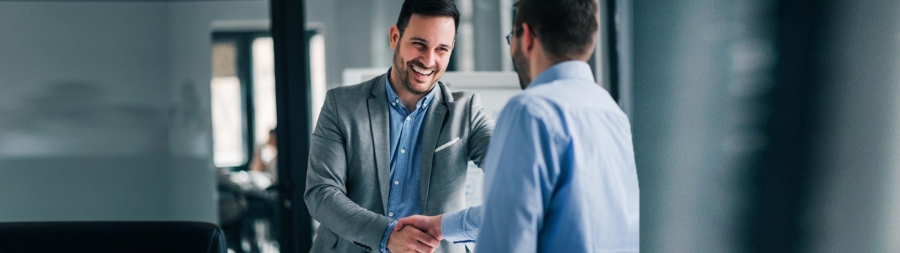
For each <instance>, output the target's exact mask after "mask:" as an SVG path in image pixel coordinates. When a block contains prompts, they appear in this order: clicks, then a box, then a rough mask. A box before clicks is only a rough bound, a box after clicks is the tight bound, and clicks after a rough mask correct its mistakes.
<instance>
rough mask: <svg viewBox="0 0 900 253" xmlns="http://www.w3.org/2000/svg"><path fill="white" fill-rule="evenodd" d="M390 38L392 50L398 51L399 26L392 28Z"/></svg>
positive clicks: (389, 33)
mask: <svg viewBox="0 0 900 253" xmlns="http://www.w3.org/2000/svg"><path fill="white" fill-rule="evenodd" d="M388 36H389V38H390V43H391V50H397V45H398V43H400V29H399V28H397V25H393V26H391V30H390V32H388Z"/></svg>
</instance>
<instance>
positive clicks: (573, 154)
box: [397, 0, 639, 252]
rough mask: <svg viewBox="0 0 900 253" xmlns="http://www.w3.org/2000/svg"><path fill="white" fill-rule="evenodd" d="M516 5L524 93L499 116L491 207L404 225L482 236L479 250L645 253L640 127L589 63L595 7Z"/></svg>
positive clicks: (488, 185)
mask: <svg viewBox="0 0 900 253" xmlns="http://www.w3.org/2000/svg"><path fill="white" fill-rule="evenodd" d="M516 8H517V12H516V17H515V20H514V26H513V31H511V32H510V35H508V36H507V41H508V42H510V46H511V47H510V51H511V52H510V54H512V58H513V63H514V64H515V66H516V69H517V70H518V74H519V80H520V83H521V86H522V88H523V89H524V92H523V93H522V94H520V95H518V96H516V97H514V98H512V99H511V100H510V101H509V103H508V104H507V105H506V107H505V108H504V109H503V111H502V112H501V114H500V116H499V118H498V121H497V129H496V132H495V133H494V135H493V137H492V139H491V147H490V148H489V150H488V154H487V156H486V157H485V163H484V167H483V168H484V171H485V187H484V189H485V200H484V203H485V204H484V205H483V206H481V207H473V208H470V209H466V210H463V211H460V212H454V213H448V214H446V215H441V216H433V217H426V216H412V217H408V218H405V219H401V220H400V223H401V224H400V225H397V226H398V227H404V226H402V225H412V226H416V227H419V228H420V229H423V231H427V232H429V234H431V235H433V236H435V238H438V239H445V240H448V241H451V242H470V241H472V240H474V239H476V238H477V241H476V251H478V252H637V251H639V245H638V242H639V233H638V229H639V201H638V198H639V191H638V181H637V172H636V170H635V163H634V151H633V147H632V142H631V127H630V125H629V123H628V118H627V116H626V115H625V113H623V112H622V110H621V109H619V107H618V105H616V103H615V101H613V99H612V98H611V97H610V95H609V93H608V92H606V90H604V89H603V88H601V87H600V86H599V85H597V84H596V83H594V78H593V74H592V73H591V69H590V67H589V65H588V64H587V63H586V61H587V60H588V58H589V57H590V56H591V53H592V51H593V48H594V43H595V38H597V30H598V17H597V15H598V6H597V2H596V0H554V1H546V0H521V1H519V2H518V3H517V4H516ZM405 227H409V226H405ZM405 227H404V228H405Z"/></svg>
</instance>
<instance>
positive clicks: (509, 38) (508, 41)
mask: <svg viewBox="0 0 900 253" xmlns="http://www.w3.org/2000/svg"><path fill="white" fill-rule="evenodd" d="M515 32H516V28H515V27H513V29H512V31H509V34H507V35H506V44H507V45H510V46H512V35H513V33H515Z"/></svg>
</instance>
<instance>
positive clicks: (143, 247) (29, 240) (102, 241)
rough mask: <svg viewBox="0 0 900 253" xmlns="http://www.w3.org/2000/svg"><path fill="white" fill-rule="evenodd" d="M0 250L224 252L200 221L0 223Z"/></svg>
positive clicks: (221, 240) (213, 229)
mask: <svg viewBox="0 0 900 253" xmlns="http://www.w3.org/2000/svg"><path fill="white" fill-rule="evenodd" d="M0 252H3V253H16V252H175V253H177V252H185V253H187V252H191V253H194V252H200V253H205V252H210V253H212V252H216V253H220V252H221V253H224V252H227V250H226V249H225V235H224V234H223V233H222V230H220V229H219V228H218V227H217V226H215V225H213V224H209V223H200V222H16V223H0Z"/></svg>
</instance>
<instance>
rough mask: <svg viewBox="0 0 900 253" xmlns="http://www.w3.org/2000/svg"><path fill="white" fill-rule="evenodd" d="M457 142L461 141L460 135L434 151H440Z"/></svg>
mask: <svg viewBox="0 0 900 253" xmlns="http://www.w3.org/2000/svg"><path fill="white" fill-rule="evenodd" d="M457 142H459V137H456V138H453V140H450V142H447V143H446V144H444V145H441V146H440V147H438V148H436V149H434V152H435V153H437V152H438V151H441V150H444V149H445V148H447V147H450V146H451V145H453V144H455V143H457Z"/></svg>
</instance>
